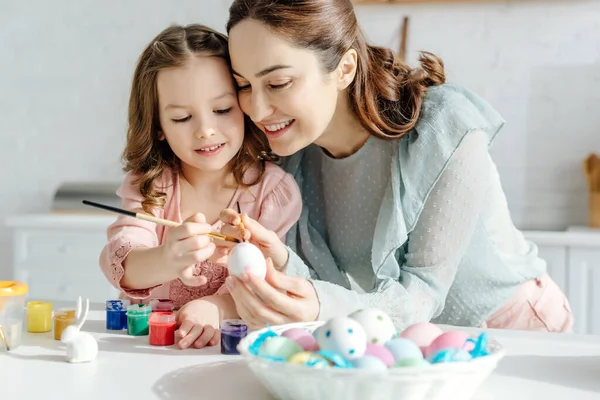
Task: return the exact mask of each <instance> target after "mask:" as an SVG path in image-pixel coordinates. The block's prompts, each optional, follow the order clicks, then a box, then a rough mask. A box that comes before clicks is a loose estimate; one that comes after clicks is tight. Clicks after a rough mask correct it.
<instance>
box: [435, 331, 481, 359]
mask: <svg viewBox="0 0 600 400" xmlns="http://www.w3.org/2000/svg"><path fill="white" fill-rule="evenodd" d="M468 338H469V335H467V334H466V333H465V332H461V331H448V332H444V333H442V334H441V335H440V336H438V337H437V338H436V339H435V340H434V341H433V342H431V344H430V345H429V346H428V347H427V348H426V349H425V350H424V352H423V354H424V355H425V357H429V355H430V354H433V353H435V352H436V351H438V350H441V349H467V346H469V345H471V344H470V343H467V339H468Z"/></svg>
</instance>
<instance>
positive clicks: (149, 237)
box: [100, 173, 163, 299]
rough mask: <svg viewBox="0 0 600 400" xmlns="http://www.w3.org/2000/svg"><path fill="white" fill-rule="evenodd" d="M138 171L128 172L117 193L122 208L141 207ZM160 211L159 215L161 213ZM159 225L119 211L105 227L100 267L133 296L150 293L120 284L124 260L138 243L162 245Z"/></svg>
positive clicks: (127, 293) (109, 278) (137, 296)
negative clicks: (104, 243)
mask: <svg viewBox="0 0 600 400" xmlns="http://www.w3.org/2000/svg"><path fill="white" fill-rule="evenodd" d="M137 177H138V176H137V175H134V174H132V173H128V174H127V175H126V176H125V180H124V182H123V184H122V185H121V187H120V188H119V189H118V190H117V195H118V196H119V197H120V198H121V208H124V209H126V210H131V211H143V210H142V199H143V198H142V195H141V193H140V191H139V186H138V185H137V184H135V183H134V181H135V179H136V178H137ZM159 214H160V215H159ZM162 214H163V211H162V210H161V211H155V212H154V215H155V216H157V217H162ZM156 229H157V225H156V224H155V223H152V222H148V221H144V220H141V219H138V218H134V217H129V216H126V215H119V216H118V217H117V220H116V221H115V222H114V223H112V224H111V225H110V226H109V227H108V228H107V230H106V236H107V239H108V242H107V243H106V245H105V246H104V248H103V249H102V253H101V254H100V268H101V269H102V272H103V273H104V275H105V276H106V278H107V279H108V281H109V282H110V283H111V284H112V285H113V286H114V287H115V288H117V289H118V290H120V291H122V292H123V293H125V294H126V295H127V296H129V297H131V298H133V299H144V298H147V297H149V296H150V291H151V290H152V289H154V288H155V287H158V286H155V287H151V288H147V289H135V290H132V289H126V288H123V287H121V279H122V278H123V275H124V273H125V269H124V266H123V262H124V261H125V259H126V258H127V256H128V255H129V252H130V251H131V250H133V249H135V248H137V247H156V246H158V245H159V238H158V235H157V231H156Z"/></svg>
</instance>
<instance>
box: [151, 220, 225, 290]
mask: <svg viewBox="0 0 600 400" xmlns="http://www.w3.org/2000/svg"><path fill="white" fill-rule="evenodd" d="M211 229H212V227H211V225H210V224H208V223H206V218H205V217H204V215H203V214H200V213H198V214H195V215H193V216H191V217H190V218H188V219H186V220H185V221H184V222H183V223H182V224H181V225H179V226H178V227H175V228H173V229H171V230H170V231H169V233H168V235H167V239H166V241H165V243H164V245H163V246H162V250H163V251H162V258H163V263H164V265H165V266H168V267H170V268H174V270H175V271H174V272H175V273H176V274H177V276H178V278H179V279H180V280H181V281H182V282H183V283H184V284H185V285H187V286H202V285H205V284H206V282H207V280H206V277H204V276H194V272H195V265H196V264H197V263H199V262H203V261H206V260H208V259H209V258H210V257H211V256H213V253H214V251H215V244H214V243H213V242H212V241H211V239H210V238H209V237H208V236H206V235H205V234H206V233H208V232H210V231H211Z"/></svg>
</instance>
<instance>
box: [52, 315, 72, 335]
mask: <svg viewBox="0 0 600 400" xmlns="http://www.w3.org/2000/svg"><path fill="white" fill-rule="evenodd" d="M74 323H75V310H74V309H70V308H69V309H63V310H58V311H56V312H55V313H54V339H55V340H60V337H61V336H62V333H63V331H64V330H65V328H66V327H67V326H69V325H73V324H74Z"/></svg>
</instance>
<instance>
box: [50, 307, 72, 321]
mask: <svg viewBox="0 0 600 400" xmlns="http://www.w3.org/2000/svg"><path fill="white" fill-rule="evenodd" d="M76 314H77V311H76V310H75V309H73V308H61V309H59V310H56V311H54V318H61V319H68V318H73V319H74V318H75V315H76Z"/></svg>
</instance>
